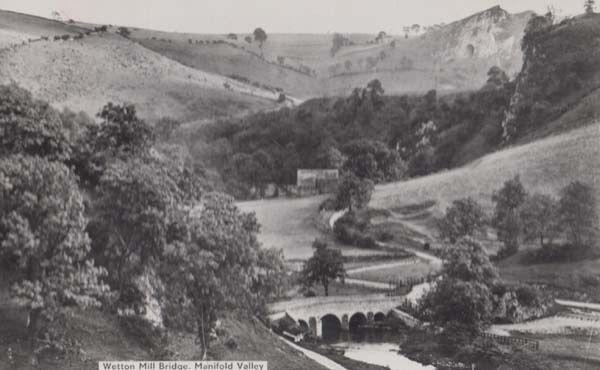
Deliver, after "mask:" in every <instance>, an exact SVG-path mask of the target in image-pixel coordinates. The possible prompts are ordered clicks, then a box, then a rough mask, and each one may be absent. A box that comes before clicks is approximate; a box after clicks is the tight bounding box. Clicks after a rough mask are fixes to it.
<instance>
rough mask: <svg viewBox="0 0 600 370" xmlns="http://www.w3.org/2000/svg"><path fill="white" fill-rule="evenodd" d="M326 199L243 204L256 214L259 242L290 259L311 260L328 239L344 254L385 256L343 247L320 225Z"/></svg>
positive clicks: (241, 203) (244, 207) (247, 209)
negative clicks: (319, 243) (317, 244)
mask: <svg viewBox="0 0 600 370" xmlns="http://www.w3.org/2000/svg"><path fill="white" fill-rule="evenodd" d="M324 199H325V196H319V197H310V198H299V199H285V198H281V199H272V200H258V201H249V202H240V203H238V207H239V208H240V209H241V210H242V211H244V212H255V213H256V217H257V218H258V221H259V223H260V224H261V231H260V234H259V241H260V242H261V243H262V244H263V246H264V247H266V248H278V249H283V253H284V255H285V257H286V258H287V259H307V258H308V257H310V256H311V255H312V253H313V250H312V243H313V241H314V240H315V239H316V238H322V239H325V240H327V241H328V242H329V243H330V244H331V245H332V246H333V247H334V248H340V249H342V251H343V254H344V255H370V254H377V253H381V254H383V253H385V252H383V251H372V250H365V249H359V248H354V247H349V246H343V245H339V244H337V243H335V241H334V240H333V237H332V235H331V233H328V232H326V228H325V227H326V226H323V225H319V216H318V214H319V211H318V208H319V204H320V203H321V202H322V201H323V200H324Z"/></svg>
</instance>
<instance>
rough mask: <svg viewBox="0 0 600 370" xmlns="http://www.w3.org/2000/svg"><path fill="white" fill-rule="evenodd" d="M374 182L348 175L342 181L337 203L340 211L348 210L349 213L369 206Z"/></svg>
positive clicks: (338, 190)
mask: <svg viewBox="0 0 600 370" xmlns="http://www.w3.org/2000/svg"><path fill="white" fill-rule="evenodd" d="M374 187H375V186H374V184H373V181H371V180H369V179H362V178H359V177H356V176H354V174H353V173H351V172H350V173H346V174H344V176H342V178H341V179H340V183H339V185H338V189H337V194H336V198H335V203H336V206H337V208H338V209H345V208H348V210H349V211H352V210H354V209H361V208H364V207H366V206H367V204H369V201H370V200H371V195H372V194H373V189H374Z"/></svg>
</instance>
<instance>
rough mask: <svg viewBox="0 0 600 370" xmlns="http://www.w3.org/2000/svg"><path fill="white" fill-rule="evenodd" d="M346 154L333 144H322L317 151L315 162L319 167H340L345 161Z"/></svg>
mask: <svg viewBox="0 0 600 370" xmlns="http://www.w3.org/2000/svg"><path fill="white" fill-rule="evenodd" d="M346 159H347V158H346V156H344V155H343V154H342V152H340V151H339V150H338V149H337V148H336V147H335V146H323V147H322V148H321V150H320V151H319V155H318V157H317V162H318V163H319V165H320V167H321V168H333V169H338V170H339V169H341V168H342V166H343V165H344V162H346Z"/></svg>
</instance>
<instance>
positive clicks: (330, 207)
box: [319, 198, 337, 211]
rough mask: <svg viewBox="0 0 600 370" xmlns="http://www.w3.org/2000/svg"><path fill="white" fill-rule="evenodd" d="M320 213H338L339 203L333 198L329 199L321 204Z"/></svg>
mask: <svg viewBox="0 0 600 370" xmlns="http://www.w3.org/2000/svg"><path fill="white" fill-rule="evenodd" d="M319 211H337V203H336V201H335V199H333V198H327V199H325V200H324V201H322V202H321V204H319Z"/></svg>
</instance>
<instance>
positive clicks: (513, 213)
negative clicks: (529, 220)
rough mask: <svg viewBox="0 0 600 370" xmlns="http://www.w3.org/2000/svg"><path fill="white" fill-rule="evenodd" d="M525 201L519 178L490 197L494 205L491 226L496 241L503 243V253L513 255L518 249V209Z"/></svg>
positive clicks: (519, 224) (519, 233) (519, 221)
mask: <svg viewBox="0 0 600 370" xmlns="http://www.w3.org/2000/svg"><path fill="white" fill-rule="evenodd" d="M525 199H527V192H526V190H525V187H524V186H523V183H522V182H521V179H520V177H519V176H518V175H517V176H515V177H514V178H513V179H511V180H508V181H506V182H505V183H504V185H503V186H502V188H501V189H500V190H498V191H497V192H495V193H494V194H493V195H492V202H494V203H495V208H494V216H493V218H492V225H494V227H495V228H496V232H497V234H498V240H500V241H502V242H503V243H504V248H505V250H504V253H505V254H507V255H508V254H513V253H515V252H516V251H517V250H518V248H519V237H520V235H521V228H522V223H521V219H520V213H519V209H520V207H521V206H522V205H523V203H524V202H525Z"/></svg>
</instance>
